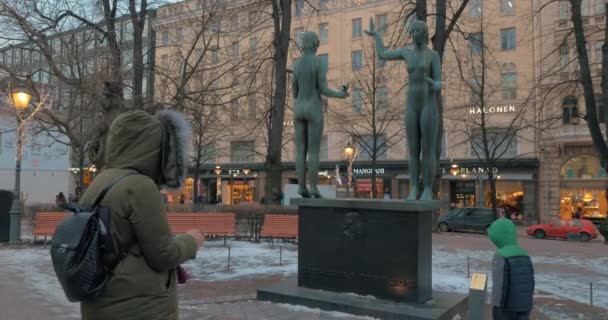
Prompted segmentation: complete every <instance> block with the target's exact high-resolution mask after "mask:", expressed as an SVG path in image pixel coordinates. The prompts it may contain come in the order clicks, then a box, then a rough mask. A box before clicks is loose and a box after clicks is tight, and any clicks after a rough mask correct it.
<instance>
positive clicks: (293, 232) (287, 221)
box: [260, 214, 298, 243]
mask: <svg viewBox="0 0 608 320" xmlns="http://www.w3.org/2000/svg"><path fill="white" fill-rule="evenodd" d="M260 236H261V237H262V238H270V241H271V243H272V242H273V240H274V239H297V238H298V216H297V215H286V214H267V215H265V216H264V224H263V225H262V231H261V233H260Z"/></svg>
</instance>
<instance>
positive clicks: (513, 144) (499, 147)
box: [471, 128, 517, 158]
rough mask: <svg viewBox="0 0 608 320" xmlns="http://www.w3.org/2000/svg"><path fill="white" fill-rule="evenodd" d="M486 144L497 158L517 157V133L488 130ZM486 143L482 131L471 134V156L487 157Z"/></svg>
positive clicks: (506, 130) (500, 129) (504, 130)
mask: <svg viewBox="0 0 608 320" xmlns="http://www.w3.org/2000/svg"><path fill="white" fill-rule="evenodd" d="M486 140H487V141H486V142H487V144H488V149H489V151H490V153H491V154H494V157H495V158H504V157H515V156H517V136H516V135H515V132H513V131H509V130H508V129H502V128H488V129H486ZM483 146H484V141H483V135H482V132H481V130H479V129H477V130H473V132H471V156H474V157H485V155H484V150H483V148H484V147H483ZM476 151H477V152H476Z"/></svg>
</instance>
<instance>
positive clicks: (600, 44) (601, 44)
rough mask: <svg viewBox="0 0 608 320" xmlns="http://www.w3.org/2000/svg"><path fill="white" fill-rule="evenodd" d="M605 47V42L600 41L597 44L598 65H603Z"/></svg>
mask: <svg viewBox="0 0 608 320" xmlns="http://www.w3.org/2000/svg"><path fill="white" fill-rule="evenodd" d="M603 46H604V42H603V41H598V42H596V43H595V61H596V63H602V57H603V56H604V52H603V51H602V47H603Z"/></svg>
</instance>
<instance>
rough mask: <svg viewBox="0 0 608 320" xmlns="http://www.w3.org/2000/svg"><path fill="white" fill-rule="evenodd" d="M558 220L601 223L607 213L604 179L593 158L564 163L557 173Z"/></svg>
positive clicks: (602, 171) (603, 172) (601, 169)
mask: <svg viewBox="0 0 608 320" xmlns="http://www.w3.org/2000/svg"><path fill="white" fill-rule="evenodd" d="M560 178H561V180H560V191H559V196H560V205H559V208H560V216H561V217H562V218H565V219H569V218H572V217H575V216H580V218H584V219H589V220H596V221H597V220H604V219H606V213H607V211H608V205H607V200H606V185H607V184H608V182H607V180H608V175H607V174H606V171H605V170H604V169H603V168H602V167H601V166H600V161H599V158H598V157H597V156H594V155H581V156H576V157H574V158H572V159H570V160H568V161H567V162H566V163H565V164H564V165H563V166H562V169H561V172H560Z"/></svg>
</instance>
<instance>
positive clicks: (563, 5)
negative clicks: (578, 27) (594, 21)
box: [558, 0, 606, 20]
mask: <svg viewBox="0 0 608 320" xmlns="http://www.w3.org/2000/svg"><path fill="white" fill-rule="evenodd" d="M605 5H606V1H605V0H582V2H581V14H582V16H583V17H586V16H590V15H593V14H595V15H597V16H601V15H604V13H605V11H606V10H605V9H606V8H605ZM591 8H593V9H594V10H593V11H592V10H591ZM558 10H559V19H560V20H567V19H570V15H571V14H572V11H571V10H570V0H559V9H558Z"/></svg>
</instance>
